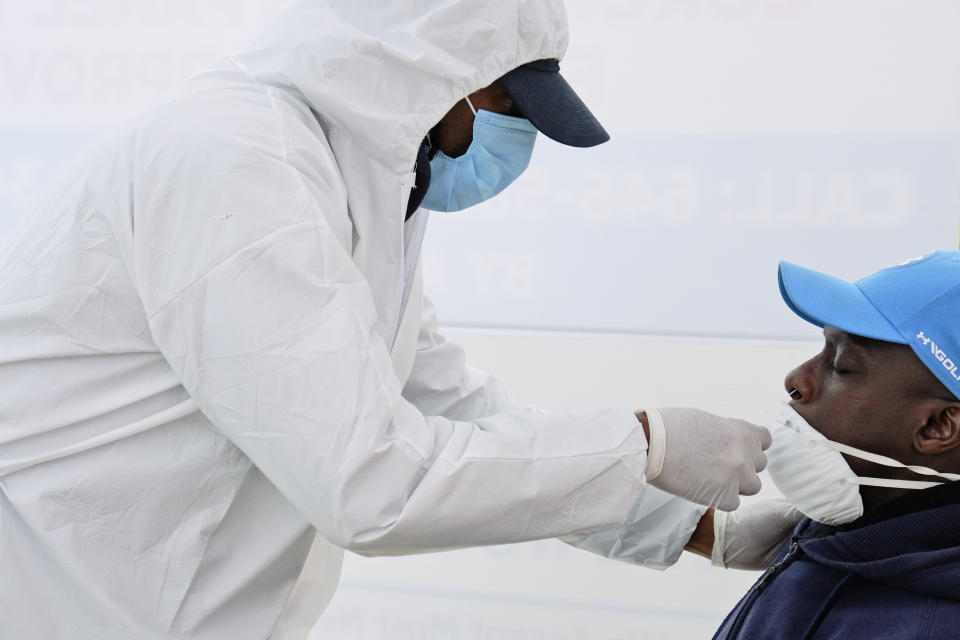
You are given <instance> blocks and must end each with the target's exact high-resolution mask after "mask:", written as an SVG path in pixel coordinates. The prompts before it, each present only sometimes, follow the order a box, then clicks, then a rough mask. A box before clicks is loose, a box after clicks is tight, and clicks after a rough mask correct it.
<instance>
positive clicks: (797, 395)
mask: <svg viewBox="0 0 960 640" xmlns="http://www.w3.org/2000/svg"><path fill="white" fill-rule="evenodd" d="M814 373H815V372H814V365H813V361H812V360H808V361H807V362H804V363H803V364H802V365H800V366H799V367H797V368H796V369H794V370H793V371H791V372H790V373H788V374H787V377H786V378H784V380H783V388H784V389H785V390H786V391H787V393H788V394H789V395H790V400H792V401H794V402H809V401H810V400H813V397H814V392H815V390H816V383H815V381H814V377H815V376H814Z"/></svg>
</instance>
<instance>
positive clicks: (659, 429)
mask: <svg viewBox="0 0 960 640" xmlns="http://www.w3.org/2000/svg"><path fill="white" fill-rule="evenodd" d="M644 413H646V414H647V426H649V427H650V442H648V443H647V468H646V469H645V470H644V472H643V475H644V477H646V479H647V482H652V481H653V480H655V479H656V478H657V476H659V475H660V472H661V471H663V456H664V454H665V453H666V449H667V431H666V429H665V428H664V426H663V416H661V415H660V412H659V411H657V410H656V409H644Z"/></svg>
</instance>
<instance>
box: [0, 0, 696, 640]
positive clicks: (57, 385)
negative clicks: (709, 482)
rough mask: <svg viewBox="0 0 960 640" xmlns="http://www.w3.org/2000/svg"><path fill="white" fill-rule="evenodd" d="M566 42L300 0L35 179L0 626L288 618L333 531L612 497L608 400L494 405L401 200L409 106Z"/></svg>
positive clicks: (484, 517) (192, 633)
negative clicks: (449, 317) (43, 188)
mask: <svg viewBox="0 0 960 640" xmlns="http://www.w3.org/2000/svg"><path fill="white" fill-rule="evenodd" d="M566 44H567V27H566V22H565V15H564V10H563V7H562V4H561V2H560V0H495V1H492V0H466V1H464V0H461V1H458V2H450V1H445V0H421V1H411V2H393V1H386V0H383V1H374V0H367V1H361V0H342V1H334V0H330V1H329V2H323V1H319V0H318V1H312V2H303V3H301V4H299V5H297V6H296V7H294V8H293V9H291V10H290V11H289V12H287V13H286V14H284V15H283V16H282V17H281V18H280V19H279V20H278V21H277V22H276V23H275V24H274V25H272V26H271V27H269V28H268V29H267V30H266V31H265V32H264V33H263V34H262V36H261V37H260V39H259V40H258V41H256V42H255V43H254V45H253V46H252V47H251V48H250V49H249V50H248V51H247V52H245V53H243V54H241V55H237V56H232V57H230V58H227V59H226V60H224V61H223V62H222V63H220V64H219V65H217V66H216V67H215V68H213V69H211V70H209V71H206V72H204V73H201V74H199V75H198V76H196V77H194V78H193V79H192V80H191V81H189V82H188V83H187V85H186V86H185V88H184V90H183V91H182V93H181V94H180V95H179V96H178V97H177V98H175V99H173V100H172V101H171V102H169V103H168V104H166V105H163V106H161V107H160V108H158V109H156V110H155V111H153V112H151V113H149V114H147V115H146V116H145V117H143V118H141V119H139V120H137V121H135V122H133V123H131V124H130V125H128V126H126V127H124V128H123V129H122V130H120V131H118V132H116V133H115V134H112V135H111V136H109V137H107V138H105V139H103V140H101V141H99V142H98V143H97V144H96V145H95V146H93V147H92V148H91V149H90V150H89V151H88V152H87V153H86V154H84V155H83V156H82V157H81V158H79V159H78V160H77V161H76V162H75V163H74V164H73V166H72V168H71V169H70V170H69V171H67V172H66V173H65V174H64V175H63V176H62V177H60V179H58V180H57V181H55V183H54V184H53V185H52V186H51V187H50V189H49V190H48V191H47V193H46V194H45V197H44V199H43V202H42V203H41V205H40V206H39V207H38V209H37V210H36V211H34V212H32V213H31V214H30V215H28V216H26V219H25V220H24V225H23V227H22V229H21V230H20V232H19V233H18V234H17V235H16V236H15V237H14V238H12V241H11V242H10V243H9V245H8V246H7V248H6V249H5V250H3V252H2V254H0V637H2V638H16V639H18V640H20V639H32V638H43V639H54V640H55V639H70V640H83V639H90V640H93V639H95V640H120V639H136V640H145V639H153V638H203V639H225V638H231V639H232V638H245V639H246V638H267V637H269V636H270V635H271V633H274V632H276V634H277V635H276V637H281V636H283V637H294V636H296V635H297V634H298V633H299V634H300V635H301V637H302V635H303V634H304V633H305V629H306V628H308V627H309V623H310V622H312V621H313V620H314V619H315V618H316V616H317V615H319V613H320V612H321V611H322V609H323V606H324V600H325V598H329V596H330V594H331V593H332V587H333V585H335V583H336V579H337V576H338V572H339V565H340V557H341V554H342V551H341V548H347V549H351V550H354V551H357V552H360V553H366V554H402V553H414V552H420V551H427V550H439V549H450V548H456V547H464V546H468V545H481V544H497V543H508V542H518V541H523V540H532V539H537V538H545V537H552V536H561V535H569V534H574V533H578V532H585V531H592V530H598V529H602V528H605V527H611V526H614V525H618V524H620V523H621V522H623V521H624V519H625V518H627V517H628V515H629V514H630V513H631V508H632V507H633V505H634V503H635V502H636V501H637V499H638V497H639V496H640V494H641V492H642V491H643V489H644V478H643V470H644V464H645V451H646V442H645V439H644V436H643V432H642V430H641V429H640V426H639V424H638V422H637V420H636V418H635V417H634V414H633V411H632V410H629V409H619V410H604V411H592V412H584V413H576V414H572V413H546V412H540V411H533V410H529V409H523V408H518V407H514V406H511V405H510V404H508V403H507V401H506V399H505V397H504V395H503V394H502V393H501V392H500V390H499V389H498V387H497V385H496V384H495V382H494V381H493V380H492V379H490V378H489V377H487V376H485V375H483V374H480V373H478V372H476V371H474V370H472V369H470V368H468V367H467V366H466V365H465V363H464V357H463V353H462V351H461V350H460V349H459V348H458V347H457V346H455V345H453V344H451V343H449V342H446V341H445V340H444V339H443V338H442V337H441V336H440V335H439V334H438V333H437V325H436V320H435V318H434V315H433V313H432V310H431V308H430V306H429V304H428V303H427V302H426V301H425V300H424V298H423V295H422V291H421V280H420V274H419V268H420V266H419V265H420V263H419V259H418V256H419V251H420V243H421V239H422V237H423V230H424V225H425V223H426V217H427V216H426V213H425V212H424V211H420V212H419V213H417V214H416V215H415V216H414V217H413V218H412V219H411V220H410V221H408V222H407V223H406V224H404V214H405V209H406V202H407V197H408V194H409V192H410V189H411V187H412V185H413V175H414V174H413V168H414V160H415V157H416V152H417V148H418V145H419V144H420V141H421V140H422V139H423V137H424V135H425V134H426V132H427V131H428V130H429V129H430V128H431V127H432V126H433V125H434V124H435V123H436V122H437V121H439V120H440V118H441V117H442V116H443V115H444V114H445V113H446V112H447V111H448V110H449V109H450V108H451V107H452V106H453V105H454V104H455V103H456V102H457V101H459V100H461V99H462V98H463V97H464V96H465V95H467V94H469V93H471V92H473V91H475V90H477V89H479V88H482V87H485V86H487V85H489V84H490V83H491V82H493V81H494V80H496V79H497V78H498V77H500V76H502V75H503V74H504V73H506V72H507V71H509V70H511V69H513V68H515V67H517V66H519V65H521V64H523V63H526V62H528V61H531V60H537V59H542V58H561V57H562V56H563V53H564V50H565V48H566ZM699 513H700V511H699V510H698V509H691V510H689V515H688V516H685V520H684V524H683V527H686V528H687V533H689V530H690V529H692V526H693V524H695V522H696V519H697V517H698V516H699ZM315 533H316V534H317V538H316V539H317V543H316V545H315V548H314V554H313V556H312V558H313V561H312V562H311V564H309V565H308V568H309V569H310V571H313V572H314V573H308V572H305V573H304V575H303V577H302V578H301V583H300V585H299V586H298V590H297V592H296V598H294V600H296V602H295V603H294V605H292V606H291V607H290V608H289V609H288V614H290V615H288V616H287V618H286V619H284V621H283V622H281V623H280V625H279V626H278V619H279V618H280V616H281V613H282V612H283V610H284V606H285V603H287V601H288V600H289V599H290V598H291V591H292V589H293V587H294V583H295V582H296V581H297V578H298V576H299V575H300V572H301V567H302V566H303V564H304V559H305V557H306V556H307V553H308V550H309V549H310V546H311V543H312V542H313V540H314V536H315ZM684 539H685V538H684ZM680 544H682V540H681V542H680ZM676 552H677V553H679V550H678V549H677V550H676ZM291 612H292V613H291ZM291 615H292V616H294V617H295V616H301V618H300V620H299V621H297V620H294V619H293V617H291Z"/></svg>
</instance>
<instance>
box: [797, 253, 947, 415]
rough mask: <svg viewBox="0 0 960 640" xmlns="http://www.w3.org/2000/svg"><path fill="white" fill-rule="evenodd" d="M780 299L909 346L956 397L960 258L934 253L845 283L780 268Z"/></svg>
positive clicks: (846, 327)
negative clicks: (781, 297)
mask: <svg viewBox="0 0 960 640" xmlns="http://www.w3.org/2000/svg"><path fill="white" fill-rule="evenodd" d="M779 281H780V295H781V296H783V300H784V302H786V303H787V306H788V307H790V309H791V310H793V312H794V313H796V314H797V315H798V316H800V317H801V318H803V319H804V320H806V321H807V322H811V323H813V324H815V325H817V326H820V327H822V326H824V325H830V326H832V327H836V328H837V329H841V330H843V331H846V332H847V333H852V334H854V335H858V336H863V337H865V338H873V339H875V340H885V341H887V342H896V343H899V344H905V345H909V346H910V348H911V349H913V352H914V353H916V354H917V356H918V357H919V358H920V361H921V362H923V364H924V365H925V366H926V367H927V368H928V369H930V371H932V372H933V374H934V375H935V376H937V379H939V380H940V381H941V382H942V383H943V384H944V385H945V386H946V387H947V389H949V390H950V392H951V393H953V395H954V396H956V397H957V398H960V251H935V252H933V253H929V254H927V255H925V256H922V257H920V258H914V259H913V260H910V261H908V262H904V263H903V264H900V265H897V266H895V267H890V268H887V269H881V270H880V271H877V272H876V273H874V274H873V275H870V276H867V277H866V278H862V279H860V280H857V281H856V282H847V281H846V280H841V279H840V278H835V277H833V276H828V275H826V274H824V273H819V272H817V271H812V270H810V269H805V268H803V267H799V266H797V265H795V264H790V263H789V262H781V263H780V271H779Z"/></svg>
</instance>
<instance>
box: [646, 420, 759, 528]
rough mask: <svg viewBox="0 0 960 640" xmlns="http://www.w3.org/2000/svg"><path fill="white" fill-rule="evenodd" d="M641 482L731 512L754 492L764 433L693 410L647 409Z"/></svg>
mask: <svg viewBox="0 0 960 640" xmlns="http://www.w3.org/2000/svg"><path fill="white" fill-rule="evenodd" d="M646 415H647V423H648V426H649V429H650V442H649V446H648V449H647V468H646V472H645V473H646V477H647V482H649V483H650V484H652V485H653V486H655V487H657V488H658V489H662V490H664V491H666V492H668V493H672V494H674V495H676V496H680V497H681V498H686V499H687V500H690V501H691V502H696V503H697V504H702V505H706V506H709V507H716V508H717V509H722V510H724V511H733V510H734V509H736V508H737V506H738V505H739V504H740V494H743V495H753V494H755V493H757V492H758V491H760V478H759V477H758V476H757V473H758V472H759V471H762V470H763V468H764V467H766V466H767V456H766V455H764V453H763V450H764V449H766V448H767V447H769V446H770V443H771V438H770V432H769V431H767V430H766V429H764V428H763V427H757V426H755V425H752V424H750V423H749V422H745V421H743V420H737V419H734V418H722V417H720V416H715V415H713V414H712V413H707V412H706V411H700V410H699V409H687V408H669V409H659V410H657V409H647V410H646Z"/></svg>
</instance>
